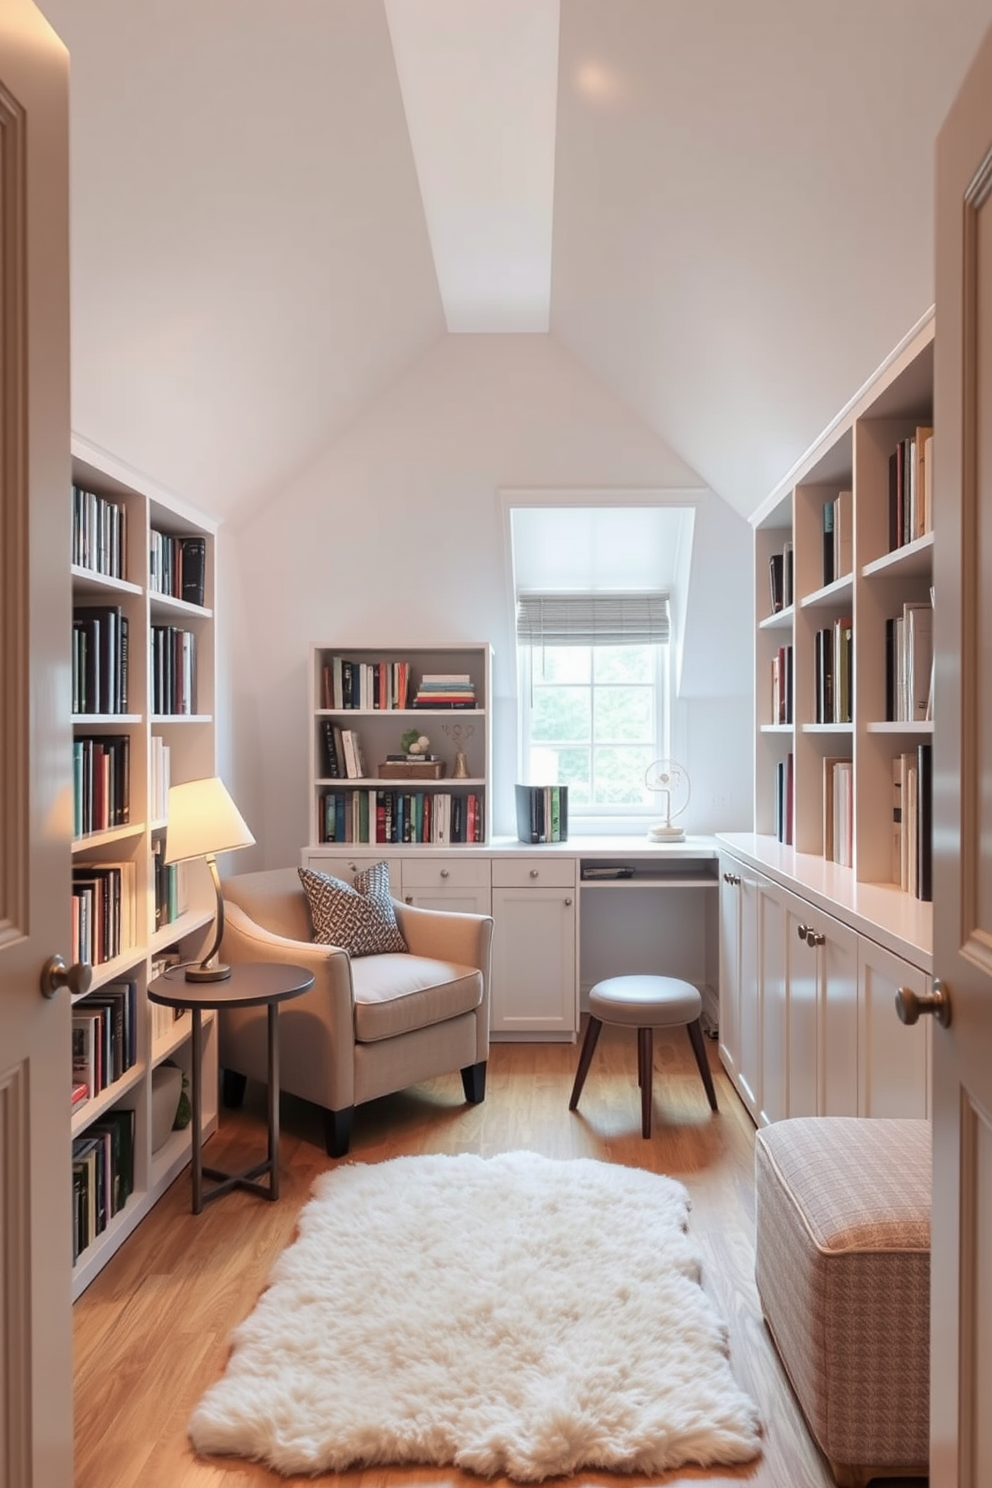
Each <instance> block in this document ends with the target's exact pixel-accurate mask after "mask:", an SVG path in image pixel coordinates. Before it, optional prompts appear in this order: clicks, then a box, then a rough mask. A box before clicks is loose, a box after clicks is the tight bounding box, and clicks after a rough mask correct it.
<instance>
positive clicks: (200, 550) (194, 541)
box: [179, 537, 207, 605]
mask: <svg viewBox="0 0 992 1488" xmlns="http://www.w3.org/2000/svg"><path fill="white" fill-rule="evenodd" d="M181 548H182V565H181V573H182V588H181V591H180V594H179V598H181V599H184V600H185V601H186V603H187V604H196V605H202V604H203V591H204V579H205V576H206V567H207V540H206V538H205V537H184V538H182V539H181Z"/></svg>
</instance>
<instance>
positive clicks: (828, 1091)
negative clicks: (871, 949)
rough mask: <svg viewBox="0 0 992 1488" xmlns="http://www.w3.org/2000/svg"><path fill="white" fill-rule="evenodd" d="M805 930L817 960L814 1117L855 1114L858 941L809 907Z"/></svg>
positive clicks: (838, 925)
mask: <svg viewBox="0 0 992 1488" xmlns="http://www.w3.org/2000/svg"><path fill="white" fill-rule="evenodd" d="M809 927H810V935H811V936H812V937H813V941H814V945H815V948H816V952H817V958H818V964H817V1002H818V1006H819V1014H820V1016H819V1036H818V1044H819V1054H820V1058H819V1064H820V1068H819V1106H820V1115H821V1116H856V1115H857V1114H858V941H859V937H858V935H857V934H856V933H855V932H854V931H853V930H852V929H851V927H850V926H849V925H842V924H841V922H840V920H835V919H834V918H833V917H832V916H831V915H828V914H824V913H823V911H822V910H819V909H815V908H813V907H812V906H811V907H810V918H809ZM820 936H822V937H823V939H822V941H820V940H819V937H820ZM807 939H809V937H807Z"/></svg>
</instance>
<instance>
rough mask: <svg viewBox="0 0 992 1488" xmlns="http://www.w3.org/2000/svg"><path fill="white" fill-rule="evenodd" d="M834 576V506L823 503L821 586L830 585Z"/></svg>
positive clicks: (831, 503)
mask: <svg viewBox="0 0 992 1488" xmlns="http://www.w3.org/2000/svg"><path fill="white" fill-rule="evenodd" d="M835 578H836V574H835V572H834V504H833V502H832V501H825V502H824V503H823V586H824V588H826V586H827V585H828V584H832V583H833V581H834V579H835Z"/></svg>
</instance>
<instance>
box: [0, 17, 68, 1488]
mask: <svg viewBox="0 0 992 1488" xmlns="http://www.w3.org/2000/svg"><path fill="white" fill-rule="evenodd" d="M0 59H2V61H0V74H2V76H0V482H2V489H0V1488H69V1485H70V1483H71V1479H72V1339H71V1245H70V1233H71V1226H70V1221H71V1204H70V1163H69V1110H68V1101H67V1096H66V1092H67V1088H68V1078H69V1070H70V1044H69V993H68V991H67V990H65V989H63V990H62V991H60V992H58V993H57V994H56V996H55V997H53V998H51V999H49V1000H45V999H44V998H42V996H41V992H40V984H39V979H40V973H41V969H42V966H43V965H44V963H45V961H46V960H47V959H48V958H49V956H51V955H53V954H54V953H56V952H61V953H63V954H64V953H65V952H66V951H67V950H68V948H69V929H70V916H69V862H70V836H71V829H72V800H71V774H70V762H71V757H72V751H71V729H70V718H69V702H70V695H69V635H70V593H69V572H68V562H67V559H68V554H69V499H68V498H69V485H70V473H69V472H70V466H69V301H68V291H69V262H68V244H69V234H68V209H69V183H68V66H67V58H66V55H65V51H64V48H63V47H62V46H61V44H60V43H59V41H58V40H57V38H56V37H55V35H54V33H53V32H52V31H51V29H50V28H49V26H48V24H47V22H46V21H45V20H44V19H43V18H42V16H41V14H40V12H39V11H37V10H36V9H35V7H34V6H33V5H31V4H30V3H29V0H4V3H3V5H0Z"/></svg>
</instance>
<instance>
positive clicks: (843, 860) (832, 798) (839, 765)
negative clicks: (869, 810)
mask: <svg viewBox="0 0 992 1488" xmlns="http://www.w3.org/2000/svg"><path fill="white" fill-rule="evenodd" d="M823 856H824V857H825V858H826V859H827V861H828V862H830V863H839V864H840V865H841V867H843V868H853V866H854V761H853V760H851V759H838V758H832V757H828V758H826V759H825V760H824V761H823Z"/></svg>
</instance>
